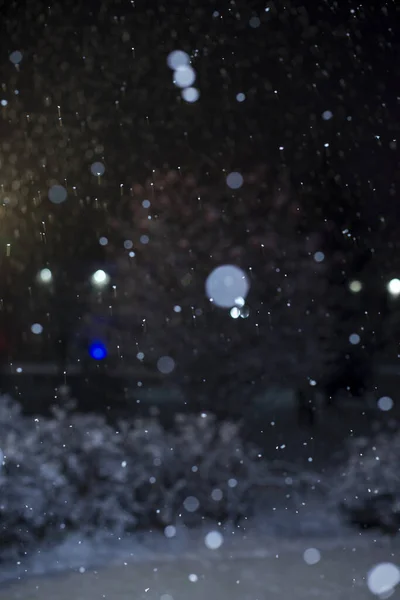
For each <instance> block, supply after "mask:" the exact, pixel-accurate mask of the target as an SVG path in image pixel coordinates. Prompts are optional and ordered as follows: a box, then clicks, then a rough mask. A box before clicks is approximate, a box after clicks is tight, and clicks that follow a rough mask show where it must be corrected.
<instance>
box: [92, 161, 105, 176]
mask: <svg viewBox="0 0 400 600" xmlns="http://www.w3.org/2000/svg"><path fill="white" fill-rule="evenodd" d="M90 170H91V172H92V174H93V175H96V176H97V177H101V175H104V173H105V170H106V168H105V166H104V165H103V163H102V162H94V163H93V164H92V165H91V167H90Z"/></svg>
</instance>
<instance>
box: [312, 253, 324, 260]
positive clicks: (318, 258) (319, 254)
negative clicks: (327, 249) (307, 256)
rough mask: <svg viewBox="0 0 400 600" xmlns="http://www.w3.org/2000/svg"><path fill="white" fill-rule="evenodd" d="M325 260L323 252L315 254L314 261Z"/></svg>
mask: <svg viewBox="0 0 400 600" xmlns="http://www.w3.org/2000/svg"><path fill="white" fill-rule="evenodd" d="M324 259H325V254H324V253H323V252H316V253H315V254H314V260H315V262H318V263H320V262H322V261H323V260H324Z"/></svg>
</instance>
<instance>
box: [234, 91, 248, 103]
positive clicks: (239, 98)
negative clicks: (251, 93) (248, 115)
mask: <svg viewBox="0 0 400 600" xmlns="http://www.w3.org/2000/svg"><path fill="white" fill-rule="evenodd" d="M236 100H237V101H238V102H244V101H245V100H246V96H245V95H244V94H243V93H242V92H240V93H239V94H237V95H236Z"/></svg>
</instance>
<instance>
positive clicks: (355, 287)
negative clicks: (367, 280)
mask: <svg viewBox="0 0 400 600" xmlns="http://www.w3.org/2000/svg"><path fill="white" fill-rule="evenodd" d="M362 287H363V284H362V283H361V281H358V280H357V279H355V280H354V281H350V283H349V289H350V291H351V292H353V293H354V294H358V292H361V290H362Z"/></svg>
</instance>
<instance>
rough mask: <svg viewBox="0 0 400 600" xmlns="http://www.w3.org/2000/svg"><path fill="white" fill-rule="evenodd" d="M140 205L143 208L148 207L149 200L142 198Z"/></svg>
mask: <svg viewBox="0 0 400 600" xmlns="http://www.w3.org/2000/svg"><path fill="white" fill-rule="evenodd" d="M142 206H143V208H150V200H143V202H142Z"/></svg>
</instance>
